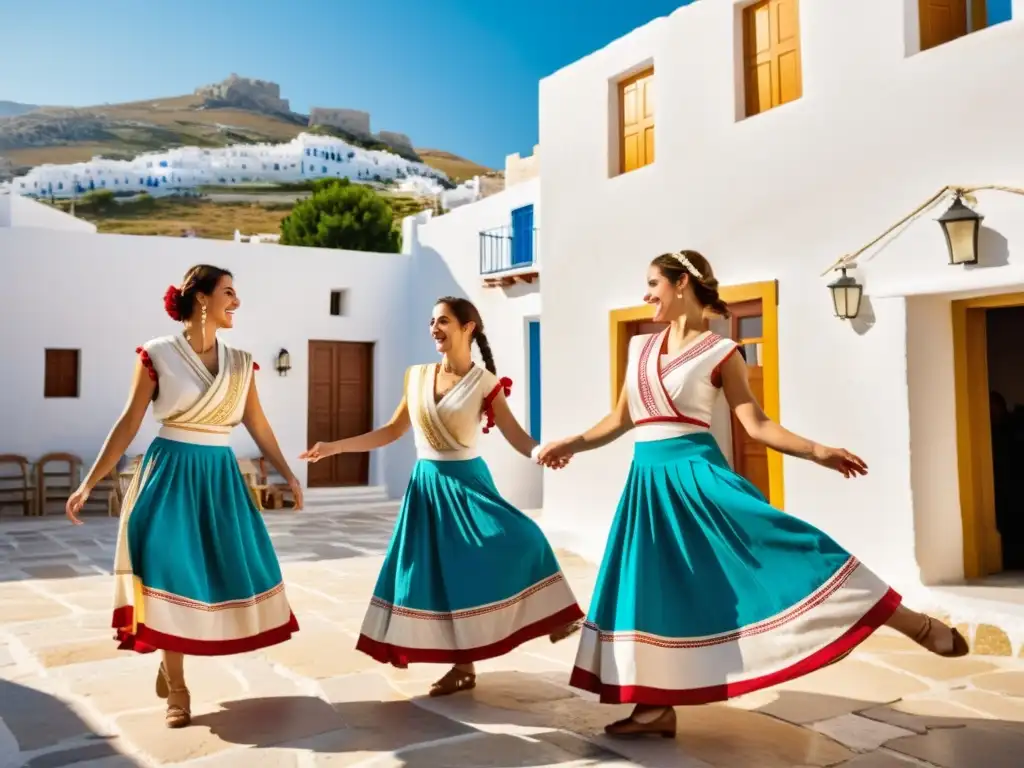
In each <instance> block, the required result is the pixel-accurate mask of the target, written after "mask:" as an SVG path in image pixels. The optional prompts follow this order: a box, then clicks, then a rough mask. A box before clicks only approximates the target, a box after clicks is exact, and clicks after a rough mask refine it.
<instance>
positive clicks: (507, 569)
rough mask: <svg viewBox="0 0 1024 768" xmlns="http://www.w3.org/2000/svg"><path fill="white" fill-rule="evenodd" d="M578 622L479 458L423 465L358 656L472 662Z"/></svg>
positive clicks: (529, 529) (526, 528) (540, 539)
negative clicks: (364, 654)
mask: <svg viewBox="0 0 1024 768" xmlns="http://www.w3.org/2000/svg"><path fill="white" fill-rule="evenodd" d="M582 617H583V612H582V610H581V609H580V607H579V605H578V604H577V603H576V599H575V597H574V596H573V594H572V590H571V589H570V588H569V585H568V583H567V582H566V580H565V577H564V575H563V574H562V571H561V569H560V567H559V565H558V561H557V560H556V558H555V554H554V552H553V551H552V549H551V546H550V545H549V544H548V542H547V539H545V538H544V535H543V533H541V530H540V528H539V527H538V526H537V524H536V523H534V522H533V521H532V520H531V519H530V518H529V517H527V516H526V515H524V514H523V513H522V512H520V511H519V510H518V509H516V508H515V507H513V506H512V505H511V504H509V503H508V502H507V501H505V500H504V499H503V498H502V497H501V495H500V494H499V493H498V490H497V488H495V486H494V481H493V479H492V478H491V473H490V470H488V468H487V464H486V463H484V461H483V459H480V458H474V459H467V460H461V461H434V460H427V459H420V460H419V461H417V462H416V465H415V467H414V468H413V472H412V478H411V479H410V481H409V487H408V489H407V490H406V493H405V498H404V499H403V501H402V506H401V509H400V511H399V513H398V519H397V521H396V523H395V529H394V533H393V535H392V538H391V543H390V546H389V547H388V551H387V554H386V556H385V558H384V565H383V567H382V568H381V571H380V575H379V577H378V579H377V585H376V587H375V588H374V590H373V600H372V601H371V603H370V607H369V609H368V610H367V613H366V617H365V619H364V621H363V626H362V631H361V633H360V636H359V641H358V644H357V648H358V649H359V650H361V651H363V652H365V653H367V654H368V655H370V656H372V657H373V658H374V659H376V660H377V661H380V662H382V663H387V664H392V665H394V666H397V667H405V666H407V665H408V664H410V663H415V662H430V663H468V662H472V661H479V660H481V659H487V658H492V657H495V656H500V655H502V654H504V653H507V652H508V651H510V650H512V649H513V648H515V647H516V646H518V645H520V644H522V643H525V642H527V641H528V640H532V639H533V638H536V637H541V636H543V635H547V634H550V633H552V632H554V631H555V630H557V629H560V628H561V627H563V626H565V625H567V624H569V623H571V622H574V621H577V620H579V619H581V618H582Z"/></svg>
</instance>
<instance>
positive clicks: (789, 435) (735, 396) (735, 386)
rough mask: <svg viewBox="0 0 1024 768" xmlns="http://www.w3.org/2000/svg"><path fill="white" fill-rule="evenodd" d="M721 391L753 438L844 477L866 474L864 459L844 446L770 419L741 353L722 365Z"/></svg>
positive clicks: (737, 418)
mask: <svg viewBox="0 0 1024 768" xmlns="http://www.w3.org/2000/svg"><path fill="white" fill-rule="evenodd" d="M722 391H723V392H724V393H725V399H726V400H727V401H728V403H729V407H730V408H732V410H733V413H735V414H736V420H737V421H739V423H740V424H742V425H743V429H744V430H746V432H747V434H748V435H750V437H751V438H752V439H754V440H756V441H757V442H759V443H761V444H762V445H766V446H767V447H769V448H771V449H773V450H776V451H778V452H779V453H784V454H786V455H788V456H796V457H797V458H799V459H807V460H808V461H813V462H815V463H817V464H821V465H822V466H823V467H828V468H829V469H834V470H835V471H837V472H839V473H840V474H842V475H843V476H844V477H856V476H857V475H866V474H867V472H868V467H867V464H865V463H864V461H863V459H861V458H860V457H858V456H855V455H854V454H852V453H850V452H849V451H847V450H846V449H845V448H829V447H828V446H825V445H821V444H820V443H816V442H814V441H813V440H808V439H807V438H806V437H801V436H800V435H797V434H795V433H793V432H790V431H789V430H788V429H786V428H785V427H783V426H782V425H781V424H779V423H778V422H775V421H772V420H771V419H769V418H768V416H767V415H766V414H765V412H764V411H763V410H762V409H761V406H760V404H759V403H758V402H757V399H756V398H755V397H754V393H753V392H751V391H750V382H749V381H748V379H747V363H746V361H745V360H744V359H743V358H742V357H741V356H740V355H732V356H731V357H730V358H729V359H728V360H726V361H725V364H724V365H723V366H722Z"/></svg>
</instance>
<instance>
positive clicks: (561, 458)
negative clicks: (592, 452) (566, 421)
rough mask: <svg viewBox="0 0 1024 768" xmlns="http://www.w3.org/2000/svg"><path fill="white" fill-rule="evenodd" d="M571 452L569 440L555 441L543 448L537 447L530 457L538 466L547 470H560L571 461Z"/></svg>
mask: <svg viewBox="0 0 1024 768" xmlns="http://www.w3.org/2000/svg"><path fill="white" fill-rule="evenodd" d="M572 456H573V451H572V446H571V445H570V439H565V440H556V441H554V442H550V443H547V444H545V445H543V446H540V445H538V446H537V447H536V448H535V449H534V451H533V453H532V455H531V458H533V459H534V460H535V461H536V462H537V463H538V464H540V465H542V466H545V467H547V468H548V469H562V468H563V467H565V466H566V465H567V464H568V463H569V461H570V460H571V459H572Z"/></svg>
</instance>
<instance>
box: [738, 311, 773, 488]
mask: <svg viewBox="0 0 1024 768" xmlns="http://www.w3.org/2000/svg"><path fill="white" fill-rule="evenodd" d="M729 311H730V312H731V313H732V317H731V318H730V319H729V326H730V327H729V335H730V336H731V337H732V339H733V341H736V342H738V343H739V345H740V348H739V354H741V355H742V356H743V359H744V360H745V361H746V363H747V381H749V382H750V391H751V392H752V393H753V395H754V398H755V399H756V400H757V402H758V403H759V404H760V405H761V407H762V408H763V407H764V367H763V364H762V354H763V349H764V318H763V316H762V314H761V311H762V308H761V300H760V299H753V300H751V301H744V302H740V303H738V304H730V305H729ZM732 463H733V469H735V470H736V472H737V473H738V474H740V475H743V477H745V478H747V480H749V481H750V482H751V483H753V484H754V485H755V486H757V488H758V490H760V491H761V493H763V494H764V495H765V498H767V497H768V493H769V491H768V487H769V486H768V449H767V448H765V447H764V446H763V445H762V444H761V443H759V442H757V441H756V440H752V439H751V438H750V435H748V434H747V430H745V429H744V428H743V425H742V424H740V423H739V421H738V420H737V419H736V416H735V415H733V416H732Z"/></svg>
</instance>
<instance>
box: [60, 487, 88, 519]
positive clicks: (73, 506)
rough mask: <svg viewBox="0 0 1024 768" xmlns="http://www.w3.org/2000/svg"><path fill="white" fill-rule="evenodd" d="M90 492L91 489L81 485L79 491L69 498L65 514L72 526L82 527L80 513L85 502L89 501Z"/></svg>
mask: <svg viewBox="0 0 1024 768" xmlns="http://www.w3.org/2000/svg"><path fill="white" fill-rule="evenodd" d="M90 492H91V489H90V488H87V487H86V486H85V485H80V486H78V490H77V491H75V492H74V493H72V494H71V496H70V497H69V498H68V503H67V504H66V505H65V506H64V514H66V515H67V517H68V520H70V521H71V524H72V525H82V521H81V520H79V519H78V513H79V512H81V511H82V507H83V506H85V502H87V501H88V500H89V493H90Z"/></svg>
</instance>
